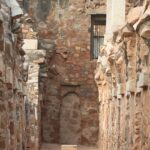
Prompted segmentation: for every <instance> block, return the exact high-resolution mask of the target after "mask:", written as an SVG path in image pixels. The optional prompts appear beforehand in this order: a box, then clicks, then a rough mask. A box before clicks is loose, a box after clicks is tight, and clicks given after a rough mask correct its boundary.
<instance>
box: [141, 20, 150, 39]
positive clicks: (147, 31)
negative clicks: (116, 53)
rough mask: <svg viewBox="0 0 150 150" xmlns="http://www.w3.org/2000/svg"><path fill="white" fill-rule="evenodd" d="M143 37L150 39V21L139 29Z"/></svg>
mask: <svg viewBox="0 0 150 150" xmlns="http://www.w3.org/2000/svg"><path fill="white" fill-rule="evenodd" d="M139 34H140V36H141V37H143V38H146V39H150V21H147V22H144V23H143V24H142V25H141V26H140V28H139Z"/></svg>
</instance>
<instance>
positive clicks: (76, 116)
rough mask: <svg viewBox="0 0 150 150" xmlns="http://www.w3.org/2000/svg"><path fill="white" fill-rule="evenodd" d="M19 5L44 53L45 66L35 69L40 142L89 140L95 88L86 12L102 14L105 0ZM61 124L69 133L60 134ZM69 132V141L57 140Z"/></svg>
mask: <svg viewBox="0 0 150 150" xmlns="http://www.w3.org/2000/svg"><path fill="white" fill-rule="evenodd" d="M25 6H26V8H25V9H26V10H28V13H29V15H30V16H31V17H32V18H33V20H34V21H35V29H36V30H37V32H38V38H39V47H38V48H39V49H45V50H46V53H47V54H46V60H47V62H46V65H43V64H42V65H41V68H40V94H41V97H42V99H43V101H42V102H41V106H42V107H41V111H42V114H41V117H42V118H41V119H42V121H41V123H42V124H41V125H42V140H43V142H49V143H64V144H89V145H95V144H96V143H97V140H98V105H97V104H98V99H97V94H98V93H97V88H96V86H95V81H94V79H93V78H94V73H93V72H94V69H95V66H96V62H95V60H90V32H89V29H90V24H91V22H90V19H91V16H90V15H89V14H91V13H93V14H95V13H105V8H106V3H105V1H95V0H94V1H86V2H85V1H84V0H76V1H73V0H70V1H68V0H65V1H57V2H56V1H54V0H44V1H34V2H33V1H28V2H27V3H26V5H25ZM43 10H44V12H43ZM37 22H38V23H37ZM36 24H37V26H36ZM46 74H47V75H46ZM77 99H78V100H77ZM70 109H71V110H72V109H73V110H72V111H71V113H68V112H69V110H70ZM66 118H69V119H68V122H66V124H65V123H63V122H65V119H66ZM65 128H70V129H72V131H73V133H71V132H70V131H67V133H64V130H65ZM71 135H73V136H72V141H68V140H65V139H64V140H63V139H62V137H64V136H66V137H68V138H69V137H70V136H71Z"/></svg>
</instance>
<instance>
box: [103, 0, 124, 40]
mask: <svg viewBox="0 0 150 150" xmlns="http://www.w3.org/2000/svg"><path fill="white" fill-rule="evenodd" d="M125 7H126V6H125V0H107V20H106V22H107V23H106V35H105V41H108V40H109V39H110V38H111V37H112V35H113V32H114V31H116V30H117V29H118V28H120V27H121V26H122V25H123V24H124V23H125Z"/></svg>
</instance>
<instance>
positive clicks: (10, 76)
mask: <svg viewBox="0 0 150 150" xmlns="http://www.w3.org/2000/svg"><path fill="white" fill-rule="evenodd" d="M6 83H8V84H13V70H12V68H11V67H7V68H6Z"/></svg>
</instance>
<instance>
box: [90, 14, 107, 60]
mask: <svg viewBox="0 0 150 150" xmlns="http://www.w3.org/2000/svg"><path fill="white" fill-rule="evenodd" d="M105 27H106V15H104V14H101V15H92V16H91V58H92V59H97V58H98V55H99V49H100V47H101V46H102V45H103V44H104V34H105Z"/></svg>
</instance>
